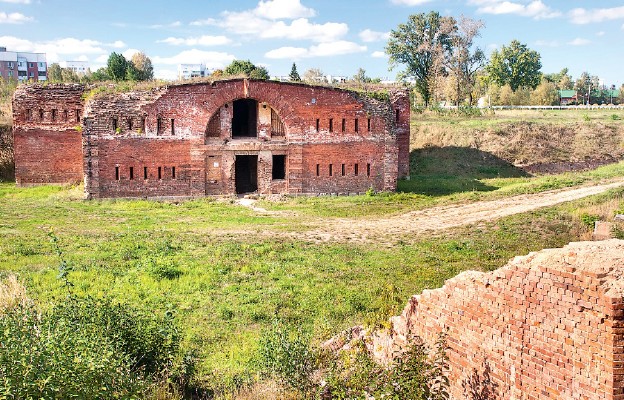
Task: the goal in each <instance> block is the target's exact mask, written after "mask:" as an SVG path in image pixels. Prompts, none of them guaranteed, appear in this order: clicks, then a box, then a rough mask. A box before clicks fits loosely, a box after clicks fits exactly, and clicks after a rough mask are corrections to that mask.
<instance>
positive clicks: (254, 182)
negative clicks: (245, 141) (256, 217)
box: [234, 156, 258, 194]
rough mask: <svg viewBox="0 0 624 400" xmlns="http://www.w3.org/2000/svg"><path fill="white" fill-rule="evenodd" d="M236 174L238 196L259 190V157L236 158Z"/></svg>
mask: <svg viewBox="0 0 624 400" xmlns="http://www.w3.org/2000/svg"><path fill="white" fill-rule="evenodd" d="M234 173H235V174H236V175H235V179H236V193H237V194H241V193H251V192H255V191H256V190H258V156H236V162H235V166H234Z"/></svg>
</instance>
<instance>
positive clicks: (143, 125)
mask: <svg viewBox="0 0 624 400" xmlns="http://www.w3.org/2000/svg"><path fill="white" fill-rule="evenodd" d="M141 132H145V117H143V118H141Z"/></svg>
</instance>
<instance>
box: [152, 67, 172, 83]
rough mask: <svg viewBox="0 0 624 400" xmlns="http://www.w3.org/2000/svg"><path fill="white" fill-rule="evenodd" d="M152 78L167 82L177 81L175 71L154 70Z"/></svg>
mask: <svg viewBox="0 0 624 400" xmlns="http://www.w3.org/2000/svg"><path fill="white" fill-rule="evenodd" d="M154 77H155V78H156V79H164V80H167V81H173V80H176V79H178V70H177V69H166V68H156V69H154Z"/></svg>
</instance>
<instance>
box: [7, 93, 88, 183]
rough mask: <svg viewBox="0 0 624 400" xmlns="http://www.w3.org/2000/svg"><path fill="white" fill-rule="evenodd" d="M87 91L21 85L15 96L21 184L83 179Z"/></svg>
mask: <svg viewBox="0 0 624 400" xmlns="http://www.w3.org/2000/svg"><path fill="white" fill-rule="evenodd" d="M84 91H85V87H84V86H83V85H79V84H65V85H63V84H47V85H41V84H39V85H20V86H18V88H17V90H16V91H15V94H14V96H13V147H14V159H15V179H16V182H17V184H18V185H32V184H44V183H77V182H80V181H81V180H82V178H83V170H82V134H81V132H82V116H83V112H84V111H83V106H84V104H83V99H82V95H83V93H84Z"/></svg>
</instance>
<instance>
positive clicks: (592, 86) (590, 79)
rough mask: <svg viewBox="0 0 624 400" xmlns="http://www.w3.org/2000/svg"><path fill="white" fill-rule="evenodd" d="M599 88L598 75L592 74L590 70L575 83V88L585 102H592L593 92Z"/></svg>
mask: <svg viewBox="0 0 624 400" xmlns="http://www.w3.org/2000/svg"><path fill="white" fill-rule="evenodd" d="M597 89H598V77H597V76H591V75H590V74H589V72H587V71H585V72H583V73H582V74H581V76H580V77H579V78H578V79H577V80H576V82H575V83H574V90H576V92H577V95H578V96H579V97H580V98H581V99H582V100H581V101H582V102H583V104H585V102H587V104H591V96H592V92H594V91H595V90H597Z"/></svg>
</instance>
